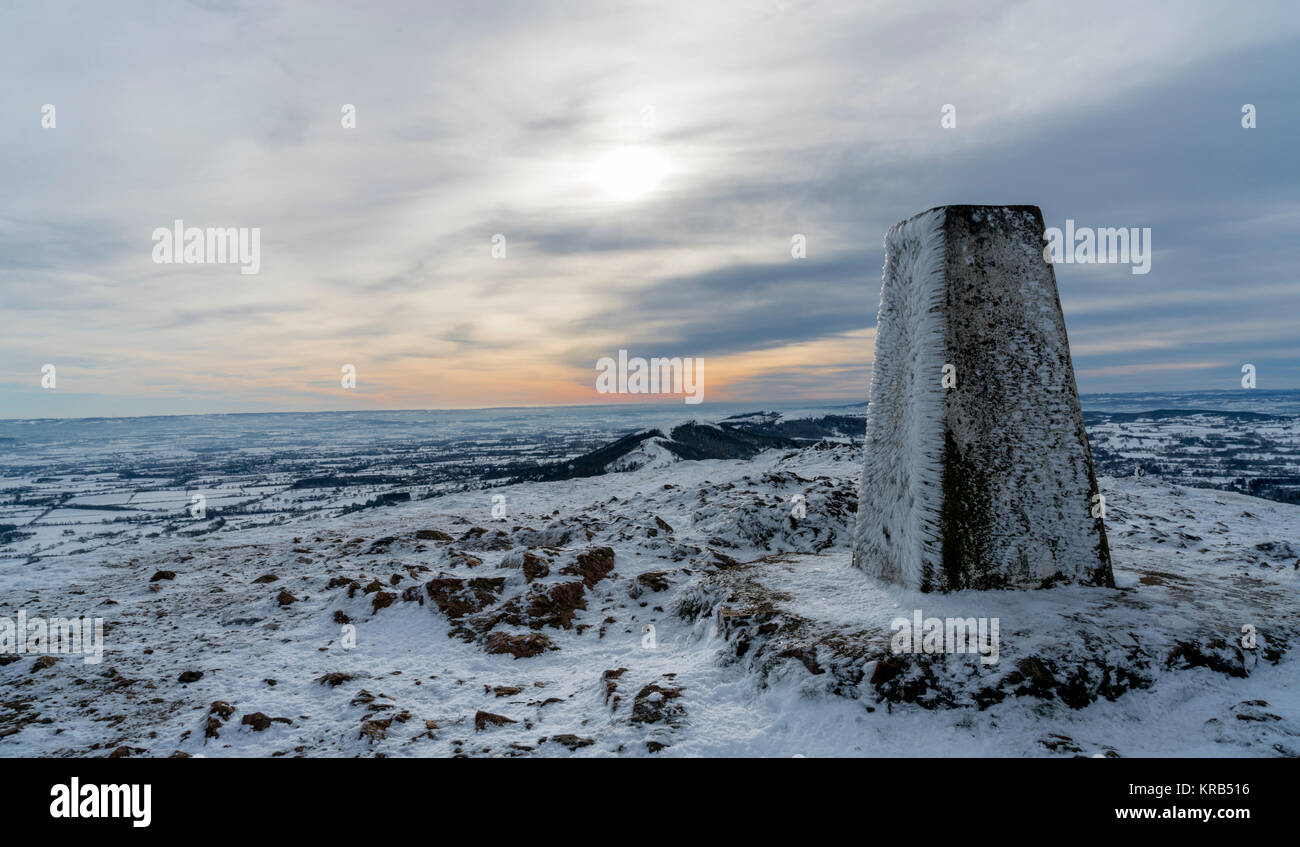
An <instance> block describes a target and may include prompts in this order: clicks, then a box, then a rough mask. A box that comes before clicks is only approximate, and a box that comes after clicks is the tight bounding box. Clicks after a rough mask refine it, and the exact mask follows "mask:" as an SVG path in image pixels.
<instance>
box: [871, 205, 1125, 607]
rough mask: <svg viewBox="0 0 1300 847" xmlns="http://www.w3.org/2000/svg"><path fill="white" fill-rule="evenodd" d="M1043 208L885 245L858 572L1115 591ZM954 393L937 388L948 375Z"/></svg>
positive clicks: (921, 582) (952, 214) (933, 585)
mask: <svg viewBox="0 0 1300 847" xmlns="http://www.w3.org/2000/svg"><path fill="white" fill-rule="evenodd" d="M1043 232H1044V226H1043V216H1042V213H1041V212H1040V211H1039V209H1038V207H1037V206H943V207H940V208H937V209H931V210H930V211H928V212H923V213H922V214H919V215H917V216H915V217H913V218H909V219H908V220H906V221H903V222H902V223H899V224H896V225H895V226H893V227H892V228H891V229H890V230H889V232H888V233H887V234H886V235H885V269H884V283H883V285H882V287H881V292H880V315H879V319H878V321H877V328H876V357H875V363H874V365H873V369H872V377H871V402H870V404H869V405H868V407H867V439H866V449H865V457H864V462H863V471H862V479H861V482H860V485H859V490H858V517H857V527H856V531H855V533H854V544H853V563H854V565H855V566H856V567H859V568H862V569H863V570H864V571H866V572H867V573H869V574H871V575H873V576H876V577H878V578H880V579H884V580H887V581H890V582H895V583H898V584H900V585H904V586H907V587H909V588H915V589H919V590H921V591H956V590H960V589H994V588H1041V587H1049V586H1052V585H1056V584H1060V583H1076V582H1077V583H1085V584H1090V585H1103V586H1113V585H1114V577H1113V576H1112V573H1111V565H1110V549H1109V546H1108V545H1107V543H1106V529H1105V526H1104V524H1103V519H1102V517H1100V516H1099V517H1094V512H1099V511H1100V510H1099V509H1097V508H1095V507H1096V506H1097V505H1098V502H1097V499H1096V495H1097V493H1098V492H1097V478H1096V475H1095V474H1094V473H1093V468H1092V453H1091V451H1090V450H1089V447H1088V436H1087V433H1086V432H1085V431H1084V427H1083V413H1082V411H1081V409H1080V407H1079V394H1078V389H1077V388H1076V386H1075V381H1074V367H1073V365H1072V364H1071V362H1070V346H1069V342H1068V341H1067V339H1066V334H1065V320H1064V318H1063V317H1062V315H1061V303H1060V299H1059V297H1058V296H1057V293H1056V277H1055V274H1054V273H1053V270H1052V266H1051V265H1050V264H1048V263H1047V261H1046V260H1045V259H1044V257H1043ZM948 365H951V366H953V367H952V368H948V369H947V370H948V373H949V374H950V380H953V381H954V384H952V385H951V387H945V384H944V380H943V377H944V373H945V366H948Z"/></svg>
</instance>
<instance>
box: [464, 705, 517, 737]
mask: <svg viewBox="0 0 1300 847" xmlns="http://www.w3.org/2000/svg"><path fill="white" fill-rule="evenodd" d="M508 723H519V721H516V720H512V719H511V718H508V717H506V716H505V715H497V714H493V713H492V712H484V711H481V710H480V711H478V712H476V713H475V714H474V729H475V730H477V731H479V732H482V731H483V730H484V729H486V728H487V727H488V725H489V724H491V725H492V726H505V725H506V724H508Z"/></svg>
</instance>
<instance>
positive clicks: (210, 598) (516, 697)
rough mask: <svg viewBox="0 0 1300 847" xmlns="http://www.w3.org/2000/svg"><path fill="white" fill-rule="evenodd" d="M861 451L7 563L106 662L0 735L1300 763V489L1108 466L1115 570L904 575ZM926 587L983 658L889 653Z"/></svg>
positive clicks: (613, 476) (37, 688)
mask: <svg viewBox="0 0 1300 847" xmlns="http://www.w3.org/2000/svg"><path fill="white" fill-rule="evenodd" d="M670 429H671V428H670ZM661 435H662V436H670V435H671V433H661ZM787 436H788V437H792V436H789V434H788V433H787ZM860 462H861V450H860V447H858V446H855V445H853V444H851V443H849V442H847V441H842V442H839V443H836V442H835V441H833V440H831V441H816V442H809V443H807V444H803V445H800V446H791V447H781V448H777V449H767V450H763V451H762V452H758V453H756V454H755V455H753V456H751V457H750V458H746V459H698V460H685V461H673V462H670V463H666V464H664V465H663V466H654V464H653V463H651V464H648V465H646V466H643V467H641V468H639V469H637V470H632V471H626V472H620V473H605V474H600V475H595V476H589V477H575V478H571V479H556V480H548V481H530V482H520V483H517V484H512V485H507V486H503V487H496V488H491V489H486V490H473V491H464V492H457V493H452V494H447V495H445V496H439V497H434V498H431V499H415V500H413V501H411V502H404V503H396V504H393V505H389V506H386V507H384V508H375V509H368V510H364V511H359V512H352V513H349V514H338V515H332V516H331V515H323V516H319V517H312V518H299V519H296V520H294V521H293V522H292V523H288V524H286V525H283V526H257V527H248V528H244V529H235V528H231V529H227V530H222V531H218V532H213V533H209V534H207V535H205V536H203V537H201V538H190V537H181V536H170V537H168V536H159V537H156V538H147V539H145V538H141V539H138V540H133V541H130V542H129V543H123V544H121V545H120V546H115V547H111V548H100V549H95V550H91V551H88V552H83V553H70V554H63V555H51V556H42V557H39V558H38V559H37V560H36V561H32V562H29V563H25V564H23V563H14V564H11V565H8V566H6V567H5V568H4V569H3V570H2V571H0V595H3V596H4V597H5V598H6V603H7V607H8V608H7V610H6V612H5V613H6V614H13V611H14V609H16V608H23V609H26V610H27V611H28V613H29V614H37V613H41V614H47V615H52V614H56V613H58V614H81V613H85V614H87V615H92V616H98V617H102V618H104V620H105V622H106V624H107V630H108V631H107V633H106V635H105V642H106V643H105V647H106V650H105V656H104V661H103V662H102V663H101V664H98V665H93V664H85V663H83V661H82V659H81V658H80V657H78V656H59V657H46V658H55V659H56V660H55V661H53V662H49V661H39V660H38V659H36V658H34V657H32V656H23V657H21V658H19V659H17V660H10V661H7V662H6V664H5V665H4V666H3V667H0V685H3V686H4V688H5V691H6V696H5V698H4V703H3V704H2V705H0V754H4V755H32V754H42V755H108V754H110V753H115V754H116V755H149V756H169V755H174V754H178V753H179V754H183V755H204V756H230V755H241V756H282V755H284V756H296V755H341V756H352V755H362V756H372V755H388V756H448V755H467V756H498V755H500V756H537V755H542V756H555V755H595V756H601V755H776V756H791V755H795V754H802V755H806V756H823V755H854V756H875V755H913V754H930V755H1062V756H1063V755H1098V754H1101V755H1122V756H1140V755H1170V754H1179V755H1261V756H1276V755H1300V720H1298V719H1297V717H1296V716H1297V715H1300V708H1297V706H1300V697H1298V696H1297V694H1298V690H1297V679H1298V678H1300V675H1298V674H1297V673H1296V670H1297V662H1296V657H1295V655H1294V651H1293V650H1292V649H1291V647H1292V645H1294V644H1295V643H1296V638H1297V635H1300V632H1297V626H1298V625H1297V623H1296V621H1297V620H1300V617H1298V616H1297V612H1298V611H1300V608H1298V606H1300V600H1297V596H1298V595H1297V591H1296V580H1297V579H1298V578H1300V571H1297V569H1296V568H1297V561H1298V560H1300V536H1297V535H1296V529H1295V528H1296V527H1297V526H1300V519H1298V518H1300V507H1297V506H1292V505H1287V504H1281V503H1273V502H1268V501H1263V500H1259V499H1255V498H1251V497H1247V496H1244V495H1239V494H1234V493H1228V492H1220V491H1210V490H1198V489H1190V488H1182V487H1177V486H1173V485H1170V484H1168V483H1164V482H1161V481H1158V480H1152V479H1149V478H1144V479H1133V478H1124V479H1115V478H1102V479H1101V488H1102V490H1103V491H1104V492H1105V493H1106V495H1107V500H1108V503H1109V512H1108V521H1107V524H1108V530H1109V533H1110V538H1111V543H1112V550H1113V554H1114V563H1115V574H1116V580H1117V583H1118V586H1119V587H1118V588H1116V589H1101V588H1076V587H1064V588H1058V589H1054V590H1051V591H1033V592H969V591H967V592H955V593H952V594H946V595H935V594H922V593H919V592H915V591H911V590H908V589H904V588H901V587H897V586H888V585H885V584H883V583H880V582H877V581H875V580H873V579H871V578H870V577H868V576H866V575H864V574H862V573H861V572H860V571H857V570H855V569H853V568H852V567H850V563H849V558H850V543H851V531H852V530H851V527H852V524H853V519H854V509H855V506H856V481H857V475H858V472H859V469H860V466H861V465H860ZM495 495H499V496H502V497H503V499H502V500H499V501H498V500H494V499H493V497H494V496H495ZM494 505H498V506H504V509H505V518H504V519H494V517H493V513H492V509H493V506H494ZM795 515H802V517H796V516H795ZM918 610H919V611H920V612H921V613H922V614H923V615H924V616H925V617H930V616H935V617H938V618H941V619H942V618H947V617H968V616H969V617H976V618H989V619H991V618H997V619H998V620H999V622H1000V641H999V649H998V657H997V661H996V662H993V663H985V662H982V661H980V659H981V657H980V655H978V654H973V653H966V654H956V655H942V654H926V653H917V654H911V653H908V654H898V653H895V652H893V650H892V648H891V637H892V635H893V633H892V631H891V622H892V621H894V620H895V619H896V618H899V617H903V618H910V617H912V616H913V614H914V613H915V612H917V611H918ZM1246 625H1249V626H1251V627H1253V632H1254V633H1255V637H1256V642H1255V643H1256V647H1255V648H1253V649H1249V648H1242V647H1241V638H1242V632H1243V629H1242V628H1243V626H1246ZM353 645H354V646H353Z"/></svg>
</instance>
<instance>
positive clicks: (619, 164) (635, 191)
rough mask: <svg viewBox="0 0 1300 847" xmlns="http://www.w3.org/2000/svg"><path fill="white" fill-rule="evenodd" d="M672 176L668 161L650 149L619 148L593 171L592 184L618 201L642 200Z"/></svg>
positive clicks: (602, 159)
mask: <svg viewBox="0 0 1300 847" xmlns="http://www.w3.org/2000/svg"><path fill="white" fill-rule="evenodd" d="M667 174H668V160H667V159H665V158H664V157H663V156H661V155H660V154H659V153H657V152H655V151H654V150H651V149H650V148H648V147H640V146H632V147H619V148H618V149H616V150H613V151H611V152H609V153H607V154H606V155H605V156H603V157H602V158H601V159H600V160H599V161H597V162H596V164H595V165H594V166H592V169H591V181H592V183H593V184H594V185H595V186H596V187H597V188H599V189H600V190H601V191H603V192H604V193H605V194H607V195H608V196H609V197H610V198H612V199H614V200H619V201H623V202H627V201H632V200H640V199H641V198H642V197H645V196H646V195H648V194H650V193H651V192H652V191H654V190H655V189H656V188H658V187H659V184H660V183H661V182H663V179H664V177H665V176H667Z"/></svg>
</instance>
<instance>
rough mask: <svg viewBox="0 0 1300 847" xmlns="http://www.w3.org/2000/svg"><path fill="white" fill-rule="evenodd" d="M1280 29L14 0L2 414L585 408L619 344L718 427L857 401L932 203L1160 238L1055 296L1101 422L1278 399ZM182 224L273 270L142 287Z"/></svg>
mask: <svg viewBox="0 0 1300 847" xmlns="http://www.w3.org/2000/svg"><path fill="white" fill-rule="evenodd" d="M976 7H981V8H979V9H977V8H976ZM1298 35H1300V7H1297V6H1296V4H1295V3H1294V2H1284V3H1277V4H1270V3H1262V2H1236V3H1223V2H1221V3H1211V4H1202V3H1193V2H1178V3H1142V4H1132V3H1122V4H1114V5H1112V4H1106V3H1100V4H1099V3H1089V4H1067V3H1059V2H1047V3H1027V2H1008V3H953V4H930V3H897V2H885V3H864V2H852V3H849V2H834V3H832V2H798V0H785V2H781V1H780V0H772V2H761V1H756V2H737V3H725V2H707V3H701V2H683V3H665V2H654V3H615V2H586V3H544V2H536V0H530V1H529V2H519V3H509V2H478V3H465V4H431V3H411V4H399V3H381V2H366V3H357V4H341V3H330V4H324V3H322V4H315V3H313V4H308V3H281V2H260V0H259V2H248V3H245V2H238V0H207V2H195V3H192V4H188V5H186V4H180V3H173V4H167V3H138V4H137V3H127V2H120V3H118V2H115V3H110V4H91V3H78V4H64V3H59V2H47V1H46V0H43V1H42V2H32V3H25V2H6V3H4V4H3V6H2V7H0V80H2V81H0V149H3V151H4V168H3V174H4V175H3V177H0V320H2V321H3V326H4V331H3V333H2V334H0V365H2V366H3V373H0V416H2V417H47V416H48V417H62V416H86V415H127V414H166V413H178V412H226V411H272V410H312V409H358V408H456V407H477V406H503V405H544V404H568V403H592V402H602V401H605V400H608V399H609V398H608V397H607V396H604V395H599V394H596V393H595V391H594V377H595V367H594V366H595V361H596V359H597V358H599V357H601V356H607V355H614V354H615V353H616V351H617V350H619V349H620V348H622V349H628V350H630V351H631V353H632V355H638V354H639V355H646V356H649V355H669V356H696V357H704V359H705V360H706V362H707V371H706V379H707V383H706V385H707V390H706V399H707V400H708V401H711V402H712V401H737V402H750V401H752V402H754V403H758V404H761V403H765V402H770V403H777V402H781V401H794V400H804V399H814V398H816V399H832V398H843V399H844V400H845V401H857V400H862V399H865V397H866V392H867V387H868V384H869V380H870V372H871V371H870V363H871V360H872V354H873V340H874V324H875V316H876V309H877V304H878V298H879V290H880V269H881V265H882V261H883V250H882V246H881V239H882V236H883V234H884V231H885V230H886V229H887V228H888V227H889V226H890V225H891V224H893V223H894V222H896V221H898V220H901V219H903V218H906V217H908V216H910V215H912V214H914V213H916V212H919V211H922V210H924V209H927V208H930V207H932V206H936V205H942V204H947V203H990V204H994V203H1017V204H1020V203H1026V204H1036V205H1039V206H1041V207H1042V209H1043V214H1044V217H1045V218H1046V220H1047V222H1048V224H1049V226H1050V225H1056V226H1063V225H1064V222H1065V220H1066V219H1067V218H1071V219H1074V220H1075V221H1077V223H1078V225H1079V226H1095V227H1110V226H1113V227H1150V228H1151V230H1152V241H1153V245H1154V255H1153V258H1152V264H1151V272H1150V273H1149V274H1146V275H1133V274H1131V273H1130V270H1129V268H1128V266H1125V265H1069V266H1058V267H1057V280H1058V284H1059V287H1060V291H1061V299H1062V304H1063V307H1064V310H1065V317H1066V323H1067V325H1068V327H1069V333H1070V340H1071V344H1072V349H1073V352H1074V360H1075V367H1076V370H1077V375H1078V381H1079V387H1080V389H1081V390H1082V391H1084V392H1097V391H1138V390H1141V391H1147V390H1196V389H1232V388H1237V387H1238V386H1239V383H1240V378H1241V375H1240V369H1241V365H1242V364H1243V363H1247V362H1249V363H1252V364H1254V365H1255V366H1256V368H1257V371H1258V380H1259V387H1260V388H1300V333H1298V332H1297V327H1298V326H1300V279H1298V278H1297V264H1296V258H1297V255H1296V254H1297V245H1300V191H1298V189H1300V166H1297V159H1296V138H1298V137H1300V97H1298V96H1297V93H1296V80H1297V79H1300V47H1298V46H1297V36H1298ZM1246 103H1250V104H1253V105H1254V106H1255V107H1256V112H1257V127H1256V128H1255V129H1244V128H1243V127H1242V125H1241V109H1242V106H1243V104H1246ZM45 104H52V105H54V106H55V109H56V111H55V117H56V125H55V127H54V128H52V129H47V128H43V127H42V125H41V123H42V107H43V106H44V105H45ZM345 104H352V105H354V106H355V109H356V127H355V128H344V127H343V126H342V125H341V124H342V120H341V112H342V109H343V106H344V105H345ZM945 104H952V105H953V106H955V108H956V124H957V125H956V127H955V128H952V129H946V128H943V127H942V126H941V117H942V114H941V110H942V108H943V106H944V105H945ZM178 218H179V219H182V220H184V221H185V223H186V225H192V226H200V227H209V226H220V227H260V229H261V239H262V240H261V270H260V273H259V274H257V275H255V276H244V275H241V274H240V273H239V270H238V268H237V267H235V266H232V265H183V264H173V265H168V264H155V263H154V261H153V259H152V249H153V242H152V240H151V233H152V232H153V230H154V229H155V228H156V227H166V226H171V224H172V222H173V221H174V220H176V219H178ZM796 233H800V234H803V235H804V236H805V237H806V239H807V258H806V259H802V260H797V259H793V258H792V257H791V251H790V247H791V237H792V235H794V234H796ZM496 234H501V235H504V236H505V240H506V241H505V244H506V257H505V258H504V259H499V258H493V256H492V238H493V236H494V235H496ZM46 363H51V364H54V365H56V367H57V369H58V370H57V388H56V389H55V390H53V391H49V390H42V389H41V388H40V379H41V368H42V366H43V365H44V364H46ZM343 364H354V365H355V366H356V369H357V387H356V389H355V390H350V391H349V390H344V389H342V388H341V387H340V383H339V376H340V368H341V366H342V365H343ZM677 402H680V401H677Z"/></svg>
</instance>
